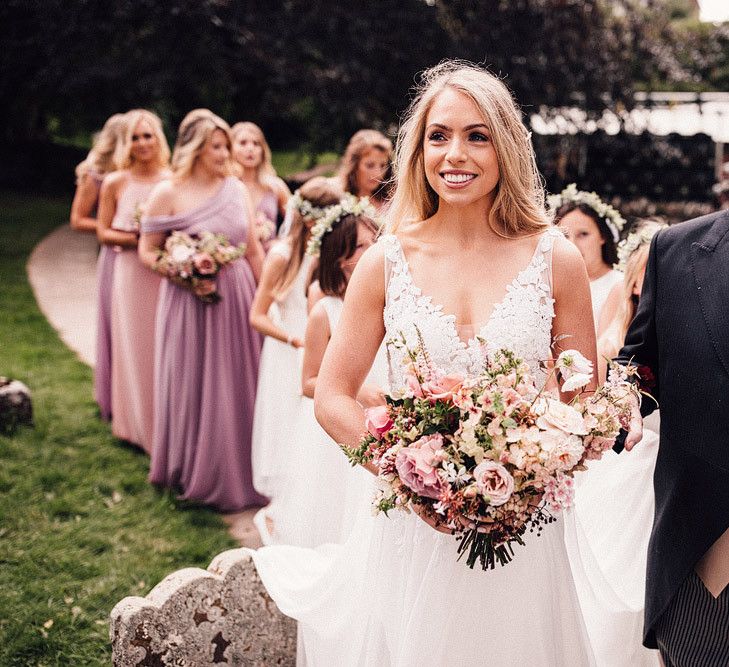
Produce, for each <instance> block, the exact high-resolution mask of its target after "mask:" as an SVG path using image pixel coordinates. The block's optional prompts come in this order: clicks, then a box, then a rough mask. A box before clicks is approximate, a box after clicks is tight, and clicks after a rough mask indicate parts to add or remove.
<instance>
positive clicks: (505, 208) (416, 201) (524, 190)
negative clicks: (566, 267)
mask: <svg viewBox="0 0 729 667" xmlns="http://www.w3.org/2000/svg"><path fill="white" fill-rule="evenodd" d="M446 88H451V89H453V90H457V91H458V92H461V93H463V94H464V95H467V96H468V97H469V98H471V100H473V102H474V104H476V106H477V107H478V109H479V110H480V112H481V114H482V115H483V118H484V120H485V122H486V125H487V126H488V129H489V133H490V135H491V140H492V142H493V145H494V149H495V151H496V158H497V161H498V166H499V174H500V177H499V183H498V185H497V187H496V197H495V200H494V203H493V206H492V207H491V212H490V214H489V220H488V224H489V225H490V226H491V227H492V229H493V230H494V231H495V232H496V233H497V234H499V235H500V236H504V237H514V236H521V235H527V234H535V233H538V232H540V231H542V230H543V229H545V228H546V227H547V226H548V225H549V222H548V216H547V213H546V211H545V201H544V187H543V185H542V179H541V176H540V175H539V171H538V170H537V162H536V158H535V155H534V149H533V147H532V142H531V134H530V132H529V131H528V130H527V128H526V127H525V126H524V123H523V121H522V117H521V112H520V110H519V108H518V107H517V105H516V103H515V101H514V98H513V97H512V95H511V93H510V92H509V89H508V88H507V87H506V86H505V85H504V84H503V83H502V82H501V81H500V80H499V79H498V78H497V77H495V76H494V75H493V74H491V73H489V72H487V71H486V70H484V69H482V68H481V67H478V66H477V65H474V64H473V63H470V62H467V61H461V60H447V61H444V62H442V63H440V64H439V65H436V66H435V67H432V68H431V69H429V70H426V71H425V72H424V73H423V74H422V76H421V81H420V83H419V85H418V86H417V88H416V95H415V98H414V99H413V101H412V102H411V104H410V106H409V107H408V110H407V111H406V113H405V116H404V120H403V122H402V124H401V126H400V131H399V132H398V139H397V142H396V143H397V149H396V151H395V160H394V165H393V169H394V183H395V189H394V193H393V196H392V199H391V203H390V208H389V209H388V211H387V214H386V216H385V217H386V223H387V228H388V229H389V230H390V231H391V232H394V231H396V230H397V229H398V228H399V227H400V226H401V225H403V224H407V223H409V222H416V221H420V220H426V219H427V218H430V217H431V216H432V215H434V214H435V212H436V211H437V210H438V195H437V194H436V193H435V191H434V190H433V188H431V186H430V184H429V183H428V180H427V178H426V174H425V166H424V160H423V144H424V137H425V123H426V120H427V117H428V113H429V111H430V108H431V107H432V105H433V102H434V101H435V99H436V98H437V97H438V95H440V93H441V92H443V91H444V90H445V89H446Z"/></svg>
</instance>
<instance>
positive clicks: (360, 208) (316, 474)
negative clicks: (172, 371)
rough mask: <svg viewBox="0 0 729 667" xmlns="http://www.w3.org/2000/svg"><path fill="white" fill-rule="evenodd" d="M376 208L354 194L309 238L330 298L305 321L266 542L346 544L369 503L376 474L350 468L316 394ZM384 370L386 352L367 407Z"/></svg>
mask: <svg viewBox="0 0 729 667" xmlns="http://www.w3.org/2000/svg"><path fill="white" fill-rule="evenodd" d="M373 213H374V211H373V210H372V207H371V206H370V205H369V203H368V202H367V200H366V199H357V198H356V197H353V196H351V195H347V196H345V197H344V198H343V199H342V201H341V202H340V203H339V204H338V205H335V206H332V207H329V209H328V211H327V213H326V214H325V215H323V216H322V217H320V218H319V219H318V220H317V221H316V223H315V225H314V228H313V230H312V233H311V238H310V239H309V242H308V249H307V255H308V256H309V257H312V256H317V255H318V256H319V265H318V268H317V272H316V274H317V278H318V282H319V289H320V290H321V292H322V293H323V294H324V296H323V297H322V298H321V299H320V300H319V301H318V302H317V303H316V304H315V305H314V307H313V308H312V310H311V313H310V314H309V320H308V322H307V325H306V338H305V345H304V360H303V372H302V376H301V378H302V390H303V394H304V398H303V399H302V403H301V407H300V409H299V415H298V418H297V420H296V422H295V424H294V428H293V433H295V434H296V436H295V438H294V439H291V440H289V442H288V443H287V449H286V450H285V452H283V451H282V454H283V462H284V463H285V470H286V471H288V472H289V475H288V479H286V480H284V483H283V484H282V495H281V496H280V497H278V498H277V499H276V502H275V503H274V504H273V505H272V506H271V508H270V514H269V516H270V517H271V519H272V523H273V529H272V531H271V532H270V533H269V534H268V535H265V536H264V541H265V542H267V543H279V544H281V543H283V544H292V545H296V546H317V545H319V544H323V543H326V542H341V541H343V540H344V539H345V538H346V537H347V535H348V532H349V530H350V529H351V527H352V525H353V523H354V517H355V516H356V513H357V512H358V511H359V510H361V508H363V507H365V508H366V507H367V505H368V500H369V496H370V495H371V491H372V483H373V480H372V478H371V477H370V476H369V475H368V474H367V473H366V472H365V471H364V470H362V469H354V468H351V467H350V466H349V464H348V463H347V460H346V458H345V457H344V456H343V455H342V453H341V452H340V451H339V450H338V448H337V447H336V445H335V444H334V443H333V442H332V441H331V438H330V437H329V436H328V435H327V434H326V433H325V432H324V430H323V429H322V428H321V426H319V424H318V422H317V421H316V419H315V417H314V405H313V400H312V399H313V398H314V391H315V388H316V379H317V375H318V373H319V367H320V366H321V362H322V359H323V358H324V352H325V351H326V348H327V344H328V343H329V340H330V338H331V336H332V333H333V332H334V329H335V328H336V326H337V322H338V321H339V315H340V313H341V311H342V306H343V303H344V301H343V299H344V294H345V292H346V289H347V284H348V282H349V278H350V276H351V275H352V271H353V270H354V267H355V266H356V264H357V262H358V261H359V258H360V257H361V255H362V253H363V252H364V251H365V250H366V249H367V248H368V247H369V246H371V245H372V243H373V241H374V238H375V235H376V233H377V227H376V225H375V223H374V222H373V220H372V219H371V217H370V216H371V215H373ZM385 373H386V371H385V360H384V357H383V355H379V356H378V358H377V359H376V360H375V363H374V364H373V368H372V371H371V372H370V374H369V376H368V377H367V379H366V380H365V383H364V384H363V385H362V387H361V389H360V392H359V395H358V397H357V398H358V400H359V402H360V403H361V404H362V405H364V406H365V407H368V406H372V405H378V404H381V403H384V394H383V391H382V388H383V387H384V386H385V382H386V375H385ZM280 468H281V469H283V468H284V466H283V465H282V466H280Z"/></svg>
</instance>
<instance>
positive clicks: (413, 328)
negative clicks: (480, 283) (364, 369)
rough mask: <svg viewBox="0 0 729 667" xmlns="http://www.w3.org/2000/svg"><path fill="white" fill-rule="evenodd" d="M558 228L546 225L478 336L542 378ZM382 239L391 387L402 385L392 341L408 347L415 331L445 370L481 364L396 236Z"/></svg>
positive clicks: (399, 356)
mask: <svg viewBox="0 0 729 667" xmlns="http://www.w3.org/2000/svg"><path fill="white" fill-rule="evenodd" d="M558 235H560V232H559V231H558V230H556V229H554V228H549V229H547V230H546V231H545V232H544V234H543V235H542V237H541V238H540V240H539V242H538V243H537V248H536V250H535V252H534V255H533V256H532V259H531V260H530V262H529V264H528V265H527V266H526V267H525V268H524V269H522V270H521V271H520V272H519V274H518V275H517V276H516V278H514V280H512V282H511V283H510V284H509V285H508V286H507V291H506V294H505V296H504V298H503V299H502V300H501V301H499V302H498V303H497V304H496V305H495V306H494V309H493V311H492V313H491V315H490V317H489V319H488V321H487V322H486V324H485V325H484V326H482V327H481V329H480V330H479V331H478V333H477V336H478V338H481V339H483V340H485V341H486V342H487V343H488V345H489V346H490V347H497V348H498V347H505V348H508V349H510V350H513V351H514V352H515V353H516V354H517V355H519V356H520V357H521V358H522V359H524V361H526V362H527V363H528V364H529V366H530V368H531V370H532V372H533V373H534V375H535V377H536V378H537V379H544V373H543V371H542V370H541V369H540V366H539V362H540V360H544V359H547V358H549V357H550V356H551V355H550V344H551V339H552V319H553V317H554V299H553V298H552V270H551V269H552V246H553V244H554V239H555V237H556V236H558ZM379 242H380V243H383V244H384V245H385V285H386V288H385V310H384V315H383V316H384V322H385V342H386V344H387V357H388V365H389V382H390V388H391V390H393V391H395V392H397V391H398V390H399V389H401V388H403V387H404V386H405V381H404V370H405V363H404V362H405V359H404V357H405V351H404V349H403V348H402V346H400V345H398V344H397V343H396V342H397V341H398V340H402V338H403V336H404V338H405V342H406V344H407V347H409V348H410V349H414V348H416V347H417V344H418V334H417V332H418V331H419V332H420V334H421V335H422V337H423V341H424V343H425V346H426V348H427V350H428V353H429V355H430V356H431V358H432V360H433V362H434V364H435V365H436V366H437V367H439V368H440V369H442V370H443V371H444V372H447V373H448V372H453V373H462V374H467V375H472V374H476V373H478V372H479V371H480V370H481V369H482V364H483V354H482V350H481V345H480V343H479V341H478V340H477V339H476V337H474V338H471V339H469V340H468V341H467V342H465V341H463V340H461V339H460V337H459V336H458V330H457V327H456V318H455V315H451V314H446V313H444V312H443V305H440V304H434V303H433V302H432V298H431V297H430V296H427V295H424V294H423V293H422V292H421V290H420V288H419V287H418V286H417V285H415V284H414V283H413V279H412V275H411V274H410V268H409V267H408V264H407V260H406V259H405V255H404V254H403V251H402V246H401V245H400V241H399V240H398V238H397V237H396V236H394V235H392V234H387V235H384V236H382V237H381V239H380V241H379Z"/></svg>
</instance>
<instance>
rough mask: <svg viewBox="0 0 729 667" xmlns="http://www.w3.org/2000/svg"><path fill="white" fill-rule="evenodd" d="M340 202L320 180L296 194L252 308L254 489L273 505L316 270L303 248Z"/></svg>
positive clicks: (296, 397)
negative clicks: (259, 339) (255, 349)
mask: <svg viewBox="0 0 729 667" xmlns="http://www.w3.org/2000/svg"><path fill="white" fill-rule="evenodd" d="M343 196H344V192H343V191H342V190H341V189H340V188H339V187H338V186H337V185H336V184H335V183H333V182H332V181H331V180H330V179H326V178H322V177H317V178H312V179H311V180H310V181H308V182H307V183H305V184H304V185H303V186H302V187H301V188H300V189H299V190H297V192H296V194H295V195H294V196H293V197H292V198H291V199H290V201H289V205H288V211H289V213H288V216H289V217H290V219H291V227H290V229H289V232H288V233H287V235H286V236H285V237H284V238H283V239H281V241H279V242H278V243H276V244H275V245H274V246H273V247H272V248H271V251H270V252H269V254H268V255H267V257H266V261H265V263H264V265H263V273H262V275H261V281H260V283H259V285H258V289H257V290H256V296H255V298H254V300H253V305H252V306H251V314H250V321H251V325H252V326H253V328H254V329H256V330H257V331H259V332H260V333H261V334H263V335H264V336H265V337H266V339H265V341H264V343H263V352H262V353H261V365H260V369H259V374H258V392H257V394H256V407H255V410H254V417H253V483H254V486H255V488H256V490H257V491H258V492H259V493H261V494H263V495H265V496H268V498H270V499H271V503H272V504H273V503H275V502H276V501H277V499H278V498H279V496H280V494H281V492H282V487H281V484H280V480H281V477H282V476H283V473H284V472H285V470H286V459H285V454H286V452H287V451H288V450H289V448H290V446H291V440H292V438H293V434H294V433H295V431H294V430H293V427H294V422H295V421H296V417H297V415H298V412H299V409H300V405H301V382H300V377H301V352H300V348H302V347H303V345H304V330H305V329H306V313H307V303H306V292H307V288H308V286H309V283H310V282H311V279H312V274H313V268H314V265H315V264H316V259H315V258H314V257H313V256H312V255H310V254H307V253H306V248H307V244H308V242H309V238H310V236H311V228H312V227H313V225H314V223H315V222H316V220H317V219H318V217H320V216H321V215H322V214H323V212H324V211H325V210H327V207H331V206H333V205H335V204H338V203H339V200H340V199H341V198H342V197H343ZM267 516H268V508H264V509H262V510H260V511H259V512H258V513H257V514H256V518H255V522H256V525H257V527H258V531H259V533H261V535H262V536H263V537H264V541H268V539H267V533H268V531H269V528H268V526H267V521H266V517H267Z"/></svg>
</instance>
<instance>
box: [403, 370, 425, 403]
mask: <svg viewBox="0 0 729 667" xmlns="http://www.w3.org/2000/svg"><path fill="white" fill-rule="evenodd" d="M405 384H406V385H407V388H408V389H409V390H410V394H411V395H412V396H414V397H415V398H423V387H422V386H421V384H420V381H419V380H418V378H417V376H416V375H415V374H413V373H408V374H407V375H406V376H405Z"/></svg>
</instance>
